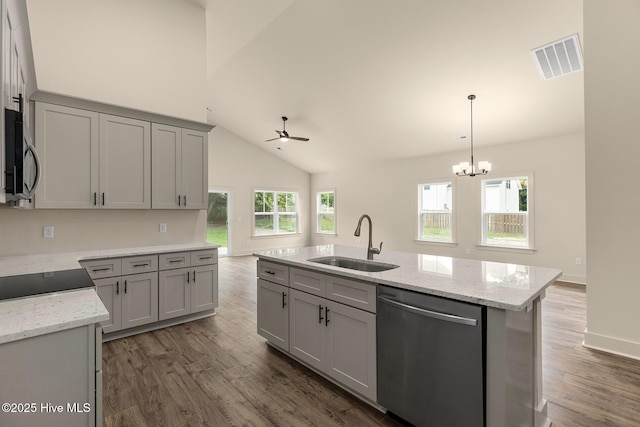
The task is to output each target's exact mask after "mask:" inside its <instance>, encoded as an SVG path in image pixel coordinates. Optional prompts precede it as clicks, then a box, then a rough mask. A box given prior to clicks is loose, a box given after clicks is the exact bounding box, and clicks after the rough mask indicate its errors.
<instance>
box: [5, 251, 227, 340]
mask: <svg viewBox="0 0 640 427" xmlns="http://www.w3.org/2000/svg"><path fill="white" fill-rule="evenodd" d="M218 247H219V245H214V244H210V243H189V244H175V245H162V246H143V247H135V248H122V249H96V250H89V251H78V252H67V253H59V254H38V255H16V256H7V257H0V277H9V276H17V275H22V274H32V273H47V272H55V271H62V270H71V269H75V268H80V264H79V261H84V260H91V259H100V258H110V257H127V256H137V255H145V254H150V253H168V252H182V251H197V250H206V249H217V248H218ZM108 318H109V313H108V311H107V309H106V308H105V306H104V304H102V301H101V300H100V298H99V297H98V294H97V293H96V291H95V289H93V288H88V289H87V288H84V289H81V290H72V291H64V292H55V293H48V294H41V295H36V296H30V297H25V298H17V299H11V300H6V301H0V344H2V343H7V342H11V341H16V340H21V339H24V338H29V337H34V336H38V335H43V334H48V333H52V332H57V331H62V330H65V329H71V328H75V327H80V326H84V325H89V324H92V323H97V322H101V321H103V320H107V319H108Z"/></svg>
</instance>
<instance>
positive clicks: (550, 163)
mask: <svg viewBox="0 0 640 427" xmlns="http://www.w3.org/2000/svg"><path fill="white" fill-rule="evenodd" d="M467 156H468V151H466V152H457V153H448V154H442V155H437V156H428V157H420V158H416V159H411V160H405V161H399V162H393V163H387V164H383V165H379V166H377V167H369V168H354V169H350V170H347V171H342V172H332V173H322V174H314V175H313V176H312V180H311V198H312V202H313V203H312V212H315V194H316V191H318V190H324V189H330V188H335V189H336V210H337V230H338V235H337V236H335V237H331V236H326V235H320V234H316V233H315V228H314V229H313V230H312V231H314V233H312V236H313V237H312V243H313V244H326V243H339V244H347V245H355V237H354V236H353V232H354V230H355V227H356V224H357V221H358V218H359V216H360V215H361V214H364V213H367V214H369V215H370V216H371V218H372V220H373V240H374V245H376V246H377V245H379V243H380V241H384V246H383V250H385V248H386V249H388V250H391V249H395V250H402V251H410V252H420V253H432V254H436V255H446V256H455V257H461V258H474V259H485V260H491V261H501V262H509V263H518V264H529V265H537V266H544V267H554V268H559V269H561V270H562V271H563V273H564V275H563V278H562V279H563V280H566V281H572V282H577V283H585V281H586V272H585V270H586V269H585V262H586V248H585V237H584V236H585V212H584V211H585V190H584V173H585V171H584V135H582V134H578V135H569V136H564V137H557V138H551V139H547V140H539V141H532V142H522V143H513V144H508V145H501V146H496V147H491V148H486V149H481V150H476V159H480V160H488V161H490V162H492V164H493V170H492V172H491V175H490V176H492V177H496V178H498V177H508V176H518V175H521V174H523V173H527V172H533V174H534V176H533V185H534V203H535V206H534V209H535V214H534V221H535V248H536V251H535V252H534V253H514V252H505V251H496V250H486V249H479V248H477V247H476V244H477V243H478V242H479V241H480V180H481V179H482V178H481V177H478V176H476V177H474V178H471V177H455V176H454V175H453V174H452V173H451V166H452V165H453V164H456V163H459V162H461V161H464V160H467V158H466V157H467ZM427 180H436V181H438V180H453V181H454V191H455V194H454V210H455V212H456V213H455V216H456V224H457V245H453V246H452V245H437V244H424V243H416V242H415V241H414V239H415V238H416V235H417V229H416V216H417V193H418V192H417V184H418V183H419V182H424V181H427ZM313 216H314V214H312V218H313ZM364 233H365V231H363V237H362V241H361V244H360V246H362V247H363V251H364V248H365V247H366V244H367V235H366V234H364ZM366 233H368V230H366ZM467 248H468V249H470V252H471V253H470V255H467V254H466V249H467ZM363 253H364V252H363ZM577 257H580V258H582V261H583V264H582V265H576V258H577Z"/></svg>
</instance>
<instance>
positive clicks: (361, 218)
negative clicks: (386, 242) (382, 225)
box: [353, 214, 382, 259]
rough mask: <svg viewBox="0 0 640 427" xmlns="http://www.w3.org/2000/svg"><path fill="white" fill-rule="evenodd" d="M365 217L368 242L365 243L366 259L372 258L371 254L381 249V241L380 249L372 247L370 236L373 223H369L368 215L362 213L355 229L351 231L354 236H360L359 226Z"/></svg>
mask: <svg viewBox="0 0 640 427" xmlns="http://www.w3.org/2000/svg"><path fill="white" fill-rule="evenodd" d="M365 218H366V219H368V220H369V244H368V245H367V259H373V254H379V253H380V251H381V250H382V242H380V249H378V248H374V247H373V242H372V238H371V236H372V234H373V224H372V223H371V217H370V216H369V215H367V214H364V215H362V216H361V217H360V219H359V220H358V226H357V227H356V231H355V232H354V233H353V235H354V236H356V237H360V227H362V220H363V219H365Z"/></svg>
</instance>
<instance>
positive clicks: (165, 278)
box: [158, 268, 191, 320]
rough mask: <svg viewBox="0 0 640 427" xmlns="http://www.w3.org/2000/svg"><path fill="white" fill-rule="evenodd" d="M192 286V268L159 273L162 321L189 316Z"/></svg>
mask: <svg viewBox="0 0 640 427" xmlns="http://www.w3.org/2000/svg"><path fill="white" fill-rule="evenodd" d="M187 281H189V282H188V283H187ZM190 284H191V269H190V268H178V269H176V270H163V271H160V272H159V273H158V289H159V297H158V301H159V310H160V312H159V319H160V320H165V319H171V318H172V317H178V316H184V315H185V314H189V312H190V311H191V289H190Z"/></svg>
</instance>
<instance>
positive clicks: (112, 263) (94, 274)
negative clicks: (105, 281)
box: [80, 258, 122, 279]
mask: <svg viewBox="0 0 640 427" xmlns="http://www.w3.org/2000/svg"><path fill="white" fill-rule="evenodd" d="M80 265H81V266H82V267H84V268H85V269H86V270H87V272H88V273H89V276H91V278H92V279H102V278H104V277H115V276H120V274H121V273H122V260H121V258H110V259H98V260H93V261H81V262H80Z"/></svg>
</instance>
